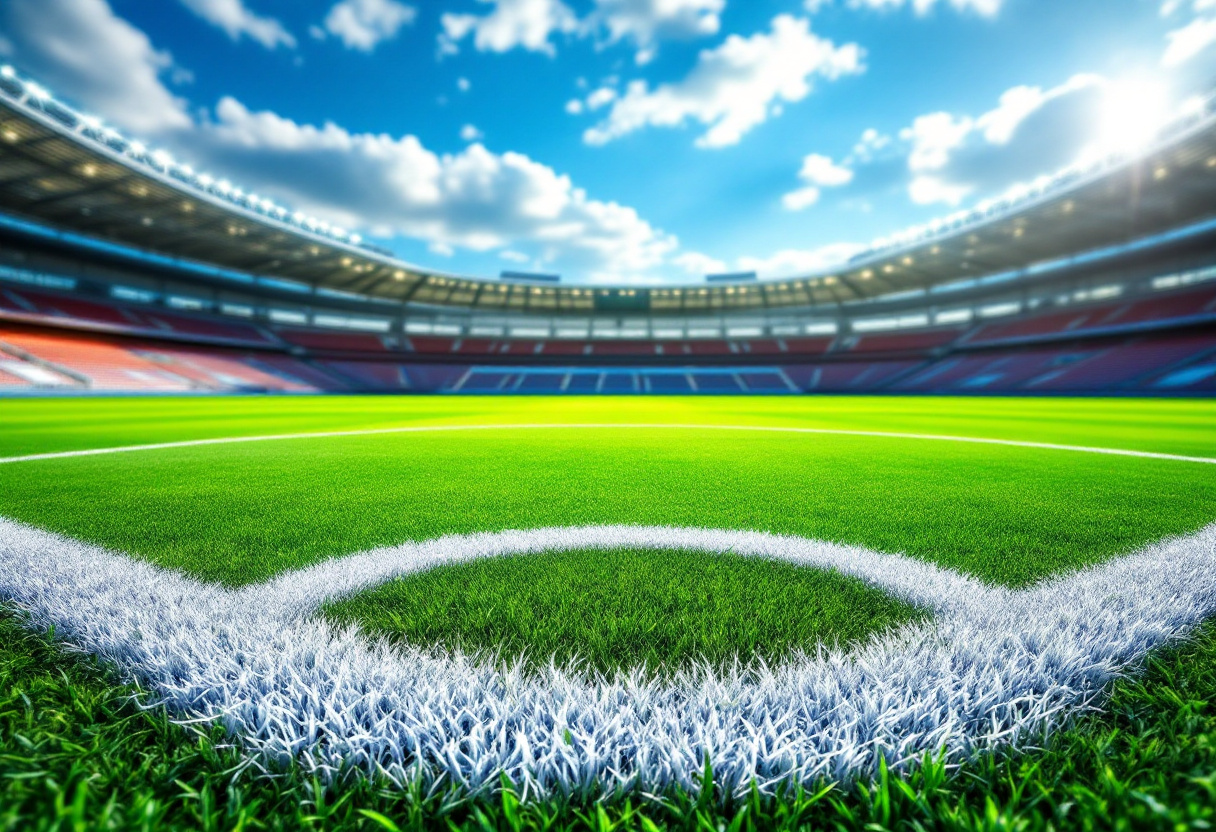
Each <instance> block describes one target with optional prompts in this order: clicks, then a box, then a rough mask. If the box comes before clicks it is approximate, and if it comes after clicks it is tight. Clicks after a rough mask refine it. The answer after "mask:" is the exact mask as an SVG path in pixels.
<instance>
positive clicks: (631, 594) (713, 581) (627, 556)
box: [326, 549, 918, 674]
mask: <svg viewBox="0 0 1216 832" xmlns="http://www.w3.org/2000/svg"><path fill="white" fill-rule="evenodd" d="M326 614H327V615H328V616H329V617H331V618H332V619H334V620H336V621H339V622H352V623H358V624H361V625H362V626H363V627H364V628H366V629H367V630H368V631H369V632H371V633H373V634H377V635H386V636H389V637H390V638H391V639H393V640H402V641H406V642H409V643H412V644H416V645H445V646H448V647H452V648H455V649H459V650H462V651H464V652H468V653H478V654H488V655H491V656H494V657H495V658H499V657H500V658H502V659H505V660H507V661H514V660H517V659H522V660H524V661H525V662H526V663H527V664H529V665H531V666H532V667H536V666H537V665H543V664H546V663H548V662H550V661H554V662H555V663H557V664H558V665H563V666H564V665H570V664H573V663H575V662H577V663H578V664H580V665H583V666H585V667H588V668H591V669H593V670H596V671H598V672H600V673H604V674H609V673H611V672H612V671H613V670H618V669H619V670H627V669H629V668H635V667H641V666H645V667H646V668H647V669H648V670H650V671H651V672H662V671H664V670H669V669H675V668H680V667H688V666H689V665H690V664H691V663H694V662H700V661H708V662H710V663H711V664H714V665H716V666H719V667H722V666H726V665H730V664H734V663H735V662H736V661H738V662H739V663H741V664H749V663H751V661H752V659H753V657H755V658H760V659H763V660H765V661H767V662H769V663H770V664H773V663H779V662H780V661H781V659H783V658H784V657H786V656H788V655H789V654H790V653H791V652H792V651H794V650H802V651H809V652H812V653H813V652H815V650H816V649H817V648H818V647H819V646H820V645H821V644H827V645H831V644H835V643H840V644H849V643H856V642H859V641H862V640H864V639H865V638H867V637H868V636H871V635H873V634H875V633H877V632H880V631H881V630H883V629H884V628H886V627H891V626H894V625H896V624H900V623H905V622H908V621H910V620H912V619H913V618H916V617H918V613H917V611H916V610H915V609H914V608H912V607H911V606H909V605H908V604H905V603H902V602H900V601H896V600H894V599H892V598H890V597H889V596H887V595H885V594H883V593H882V592H880V591H878V590H876V589H873V588H871V587H867V586H865V585H863V584H861V583H860V582H859V581H854V580H849V579H848V578H845V577H843V576H841V575H840V574H838V573H835V572H823V571H819V570H814V569H806V568H803V567H798V566H793V565H791V564H787V563H769V562H765V561H759V560H755V559H749V558H742V557H739V556H737V555H729V554H726V555H722V554H706V553H703V552H653V551H649V552H648V551H639V550H632V549H626V550H616V551H607V552H605V551H602V550H590V551H588V550H583V551H573V552H561V553H556V554H542V555H521V556H518V557H514V558H495V559H491V560H485V561H478V562H474V563H468V564H460V565H455V566H441V567H438V568H435V569H432V570H429V571H427V572H424V573H422V574H419V575H413V576H410V577H408V578H405V579H401V580H396V581H391V582H389V583H387V584H385V585H383V586H382V587H380V588H378V589H375V590H372V591H370V592H367V593H363V594H362V595H359V596H357V597H355V598H352V599H349V600H347V601H343V602H339V603H336V604H331V605H329V606H328V607H327V608H326ZM496 663H498V662H496Z"/></svg>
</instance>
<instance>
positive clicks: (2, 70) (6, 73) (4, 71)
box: [0, 64, 17, 78]
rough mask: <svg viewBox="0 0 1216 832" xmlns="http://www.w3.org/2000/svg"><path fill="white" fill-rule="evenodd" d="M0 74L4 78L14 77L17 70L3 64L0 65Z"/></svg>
mask: <svg viewBox="0 0 1216 832" xmlns="http://www.w3.org/2000/svg"><path fill="white" fill-rule="evenodd" d="M0 76H3V77H5V78H16V77H17V71H16V70H15V69H13V68H12V67H11V66H9V65H8V64H5V65H4V66H0Z"/></svg>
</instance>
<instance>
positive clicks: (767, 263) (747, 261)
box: [735, 243, 866, 277]
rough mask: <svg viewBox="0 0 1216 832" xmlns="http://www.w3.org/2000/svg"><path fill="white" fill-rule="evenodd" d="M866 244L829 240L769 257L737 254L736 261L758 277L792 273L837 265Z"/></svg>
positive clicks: (799, 273)
mask: <svg viewBox="0 0 1216 832" xmlns="http://www.w3.org/2000/svg"><path fill="white" fill-rule="evenodd" d="M865 248H866V247H865V246H864V245H861V244H859V243H832V244H831V245H826V246H822V247H820V248H815V249H785V250H783V251H778V252H776V253H774V254H772V255H770V256H768V257H740V258H739V259H738V260H737V261H736V263H735V265H736V267H737V268H738V269H739V270H740V271H749V272H755V273H756V274H757V275H758V276H760V277H795V276H798V275H807V274H814V273H815V272H819V271H823V270H825V269H831V268H834V267H836V266H839V265H840V264H842V263H845V262H847V261H848V260H849V258H850V257H853V256H854V255H856V254H858V253H860V252H861V251H863V250H865Z"/></svg>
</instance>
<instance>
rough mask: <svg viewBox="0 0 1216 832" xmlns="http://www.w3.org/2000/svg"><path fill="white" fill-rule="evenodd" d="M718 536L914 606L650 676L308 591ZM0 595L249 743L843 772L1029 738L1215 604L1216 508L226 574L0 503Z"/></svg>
mask: <svg viewBox="0 0 1216 832" xmlns="http://www.w3.org/2000/svg"><path fill="white" fill-rule="evenodd" d="M622 546H631V547H644V548H669V549H670V548H679V549H698V550H708V551H727V550H729V551H733V552H736V553H738V554H741V555H746V556H753V557H765V558H776V559H781V560H785V561H789V562H792V563H798V564H805V565H808V566H814V567H832V568H835V569H839V570H841V571H842V572H844V573H846V574H850V575H853V576H856V577H858V578H860V579H861V580H864V581H866V582H868V583H869V584H871V585H872V586H876V587H878V588H881V589H883V590H885V591H887V592H890V593H891V594H893V595H895V596H898V597H901V598H905V599H908V600H910V601H913V602H916V603H918V604H922V605H925V606H928V607H929V608H931V609H932V611H933V613H934V619H933V620H932V621H929V622H924V623H919V624H915V625H910V626H906V627H903V628H901V629H899V630H898V631H897V632H894V633H890V634H887V635H884V636H881V637H878V638H875V639H874V640H872V641H871V642H869V643H867V644H865V645H863V646H861V647H859V648H857V649H854V650H852V651H838V650H829V651H823V652H820V653H818V654H816V655H813V656H812V655H804V654H794V655H791V656H789V657H788V658H787V659H786V661H784V662H783V663H781V664H780V665H779V666H774V667H764V666H753V667H750V668H734V669H731V670H726V671H715V670H712V669H709V668H705V667H702V668H696V669H692V670H687V671H683V672H681V673H680V674H678V675H677V676H676V677H675V678H674V679H671V680H668V681H666V682H664V681H660V680H656V679H654V678H652V677H649V676H646V675H645V674H642V673H641V672H626V673H620V674H617V675H614V676H613V677H611V678H601V677H595V676H590V675H588V674H586V673H582V672H580V671H578V670H569V669H561V668H553V667H551V668H548V669H546V670H545V671H542V672H540V673H539V674H528V673H526V672H524V671H523V670H522V669H521V668H520V667H518V666H515V667H509V668H500V667H494V666H489V665H487V664H485V663H481V662H478V661H475V660H474V659H472V658H470V657H467V656H462V655H452V654H445V653H439V652H437V651H425V650H420V649H412V648H398V649H394V648H390V647H388V646H386V645H385V644H383V643H372V642H369V641H368V640H367V639H366V638H364V637H363V636H362V635H361V634H360V633H359V632H357V631H356V630H355V629H354V628H342V627H335V626H332V625H330V624H328V623H327V622H325V621H324V620H323V619H320V618H319V617H318V616H316V614H315V610H316V606H317V605H318V604H320V603H321V602H323V601H324V600H326V599H330V598H335V597H342V596H345V595H349V594H350V593H352V592H357V591H359V590H360V589H362V588H364V587H367V586H372V585H375V584H377V583H380V582H382V581H384V580H386V579H388V578H390V577H392V576H394V575H402V574H406V573H409V572H413V571H418V570H421V569H427V568H430V567H431V566H433V565H434V564H436V563H441V562H454V561H464V560H469V559H473V558H478V557H494V556H506V555H511V554H513V553H521V552H539V551H552V550H560V549H569V548H586V547H591V548H603V549H609V548H615V547H622ZM0 598H3V599H5V600H7V601H9V602H13V603H16V604H18V605H19V606H21V607H23V608H24V609H26V610H27V611H28V612H29V614H30V615H31V617H32V620H33V622H34V623H35V624H36V625H39V626H43V627H48V626H51V625H54V627H55V631H56V633H57V634H58V635H60V636H62V637H64V638H66V639H68V640H69V641H70V642H71V643H73V644H75V645H77V646H78V647H80V648H82V649H84V650H88V651H90V652H93V653H96V654H98V655H100V656H102V657H104V658H105V659H107V660H109V661H111V662H113V663H115V664H116V665H117V666H118V667H120V668H121V669H122V670H123V671H124V672H125V673H126V674H127V675H128V676H129V677H131V678H134V679H138V680H139V681H140V682H141V683H143V684H144V685H146V686H147V689H148V690H149V691H150V693H151V695H152V696H153V697H154V698H155V699H157V700H159V701H161V702H163V703H164V704H165V705H166V706H168V707H169V708H170V709H171V710H172V711H173V712H174V713H176V714H177V715H178V716H179V717H181V718H182V719H190V720H210V721H214V722H217V723H219V724H221V725H223V726H225V727H226V728H227V729H228V730H229V731H231V732H232V733H234V734H235V735H237V736H239V737H241V738H242V740H243V747H244V748H245V749H246V750H247V751H248V753H249V754H250V755H251V757H252V758H254V759H260V760H264V761H265V760H270V761H279V762H282V761H285V760H288V759H295V760H297V761H298V762H299V763H300V764H301V765H302V766H303V767H304V769H305V770H311V771H315V772H317V773H319V774H322V775H324V776H332V775H334V774H335V773H337V772H338V771H340V770H342V769H344V768H345V769H349V768H351V767H353V768H355V769H358V770H362V771H365V772H369V773H374V774H380V775H386V776H388V777H390V778H392V779H395V780H397V781H405V780H407V779H409V778H411V777H414V776H421V777H423V778H424V779H426V780H428V781H431V782H439V783H444V782H451V783H456V784H459V785H462V786H464V787H466V788H469V789H484V788H494V786H495V784H497V783H498V782H499V777H500V775H501V774H504V773H505V774H506V775H507V776H508V777H510V778H511V780H512V781H513V782H514V783H516V784H517V785H518V786H519V787H520V788H522V789H523V790H524V792H525V794H526V795H528V796H536V795H541V794H549V793H553V792H563V793H570V792H580V791H582V790H594V789H596V788H613V787H624V788H635V789H638V790H640V791H642V792H647V793H650V792H654V791H657V790H661V789H663V788H664V787H665V786H669V785H672V784H680V785H682V786H684V787H686V788H693V789H695V788H697V776H698V775H699V773H700V772H701V771H702V770H703V769H704V764H705V761H706V759H707V758H708V760H709V762H710V763H711V764H712V766H713V772H714V779H715V782H716V784H717V785H719V786H720V787H722V788H723V789H725V790H728V791H738V790H741V789H745V788H747V786H748V784H749V783H750V782H752V781H753V780H755V781H756V782H757V783H758V784H759V787H760V788H761V789H762V790H765V791H770V790H772V789H773V788H775V787H776V785H777V784H779V783H782V782H787V781H793V780H797V781H807V780H810V779H813V778H815V777H818V776H826V777H831V778H848V777H852V776H857V775H862V774H866V773H868V772H872V771H873V770H874V769H875V767H876V766H877V762H878V760H879V759H880V758H886V759H887V760H888V761H889V762H890V763H891V764H892V765H894V766H895V767H896V768H897V769H902V768H905V767H907V766H909V765H913V764H914V763H915V760H916V759H918V758H919V757H920V756H921V755H923V754H925V753H937V752H939V751H940V750H942V749H945V751H946V753H947V756H948V759H949V760H950V761H952V762H957V761H960V760H962V759H965V758H967V757H968V756H971V755H973V754H975V753H976V752H978V751H981V750H984V749H989V748H994V747H999V746H1002V745H1008V744H1019V743H1025V742H1027V741H1030V740H1031V739H1036V738H1039V737H1041V735H1042V732H1044V731H1046V730H1048V729H1049V728H1051V727H1052V726H1054V725H1056V724H1058V723H1059V721H1060V719H1061V718H1062V717H1064V716H1065V715H1067V714H1069V713H1073V712H1075V711H1076V710H1077V709H1078V708H1083V707H1085V706H1087V705H1090V704H1091V703H1093V702H1094V700H1095V698H1096V697H1098V696H1100V694H1101V691H1102V689H1103V686H1104V685H1105V684H1106V683H1107V682H1109V681H1110V680H1111V679H1112V678H1113V677H1114V676H1116V675H1118V674H1120V673H1123V672H1125V671H1127V670H1128V669H1129V668H1131V667H1134V666H1135V664H1136V663H1137V662H1138V661H1139V660H1140V659H1142V658H1143V656H1144V655H1145V653H1146V652H1147V651H1149V650H1151V649H1153V648H1154V647H1157V646H1160V645H1162V644H1164V643H1167V642H1169V641H1170V640H1172V639H1175V638H1177V637H1179V636H1181V635H1184V634H1185V633H1187V632H1188V631H1189V630H1190V629H1191V628H1192V627H1194V626H1195V625H1196V624H1197V623H1198V622H1200V621H1201V620H1202V619H1203V618H1204V617H1205V616H1208V615H1211V614H1212V613H1213V612H1216V524H1213V525H1211V526H1208V527H1207V528H1204V529H1202V530H1200V531H1199V532H1197V533H1195V534H1193V535H1190V536H1187V537H1182V538H1177V539H1171V540H1165V541H1162V542H1160V543H1156V544H1153V545H1151V546H1148V547H1146V548H1145V549H1143V550H1141V551H1140V552H1137V553H1135V554H1133V555H1129V556H1127V557H1123V558H1120V559H1117V560H1114V561H1111V562H1109V563H1106V564H1104V565H1102V566H1098V567H1094V568H1090V569H1087V570H1084V571H1081V572H1078V573H1075V574H1073V575H1071V576H1068V577H1065V578H1061V579H1058V580H1054V581H1051V582H1048V583H1045V584H1042V585H1039V586H1036V587H1033V588H1031V589H1027V590H1023V591H1018V592H1015V591H1010V590H1006V589H1000V588H993V587H988V586H985V585H984V584H982V583H980V582H978V581H975V580H973V579H970V578H966V577H964V576H961V575H958V574H956V573H953V572H951V571H949V570H946V569H942V568H939V567H936V566H933V565H931V564H927V563H924V562H922V561H918V560H914V559H911V558H907V557H903V556H900V555H883V554H879V553H876V552H872V551H869V550H866V549H864V548H861V547H849V546H838V545H834V544H828V543H823V542H819V541H814V540H806V539H802V538H797V537H787V536H778V535H770V534H764V533H758V532H739V531H715V530H704V529H674V528H665V527H631V526H594V527H581V528H556V529H539V530H534V531H512V532H502V533H497V534H475V535H458V536H449V537H443V538H440V539H437V540H432V541H427V542H421V543H407V544H403V545H401V546H395V547H390V548H385V549H377V550H374V551H370V552H366V553H361V554H356V555H351V556H348V557H344V558H339V559H335V560H332V561H328V562H324V563H321V564H319V565H316V566H313V567H310V568H307V569H303V570H300V571H298V572H295V573H291V574H286V575H282V576H279V577H277V578H275V579H273V580H272V581H269V582H268V583H266V584H263V585H260V586H254V587H248V588H245V589H240V590H227V589H224V588H222V587H219V586H215V585H208V584H203V583H200V582H198V581H195V580H192V579H190V578H187V577H184V576H182V575H179V574H176V573H173V572H170V571H168V570H164V569H160V568H158V567H155V566H152V565H150V564H148V563H146V562H142V561H137V560H133V559H131V558H128V557H126V556H123V555H121V554H116V553H112V552H108V551H106V550H104V549H101V548H99V547H96V546H91V545H88V544H85V543H81V542H79V541H75V540H70V539H67V538H64V537H60V536H57V535H53V534H49V533H47V532H44V531H41V530H38V529H34V528H32V527H30V526H26V525H23V524H20V523H16V522H13V521H9V520H5V519H3V518H0Z"/></svg>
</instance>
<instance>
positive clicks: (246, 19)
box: [181, 0, 296, 49]
mask: <svg viewBox="0 0 1216 832" xmlns="http://www.w3.org/2000/svg"><path fill="white" fill-rule="evenodd" d="M181 2H182V4H183V5H184V6H185V7H186V8H188V9H189V10H190V11H192V12H194V13H195V14H196V15H198V16H199V17H201V18H202V19H203V20H205V21H207V22H208V23H210V24H212V25H213V26H218V27H219V28H221V29H223V30H224V32H225V33H227V35H228V37H230V38H232V39H233V40H240V39H241V37H242V36H244V37H248V38H249V39H250V40H255V41H257V42H258V43H260V44H262V46H265V47H266V48H267V49H275V48H277V47H279V46H286V47H287V48H288V49H293V48H295V45H296V39H295V37H294V36H292V34H291V32H288V31H287V30H286V29H285V28H283V24H282V23H280V22H279V21H277V20H275V19H274V18H273V17H263V16H261V15H258V14H254V13H253V12H252V11H250V10H249V9H248V8H247V7H246V6H245V4H244V3H243V2H242V0H181Z"/></svg>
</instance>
